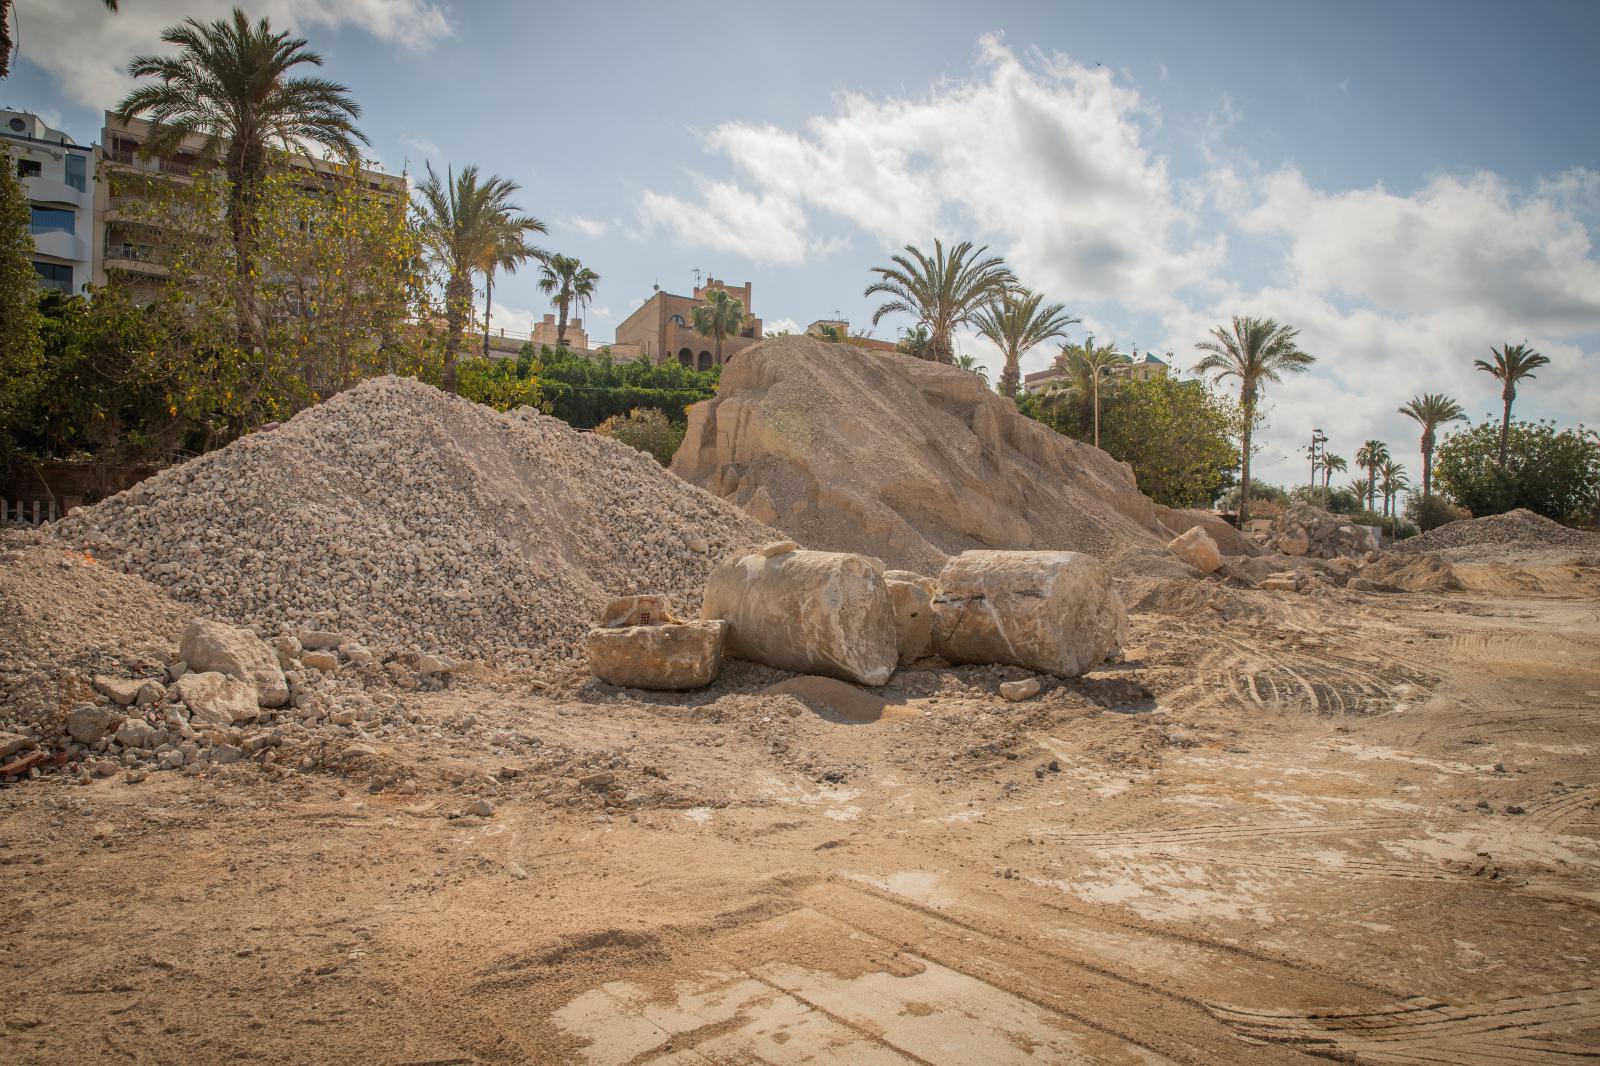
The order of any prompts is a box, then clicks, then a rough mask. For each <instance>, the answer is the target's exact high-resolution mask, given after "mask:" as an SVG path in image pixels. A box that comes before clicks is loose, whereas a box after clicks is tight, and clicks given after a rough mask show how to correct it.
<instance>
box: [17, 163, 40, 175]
mask: <svg viewBox="0 0 1600 1066" xmlns="http://www.w3.org/2000/svg"><path fill="white" fill-rule="evenodd" d="M43 173H44V164H43V163H41V162H39V161H38V160H37V159H19V160H17V177H19V178H37V177H39V176H40V175H41V174H43Z"/></svg>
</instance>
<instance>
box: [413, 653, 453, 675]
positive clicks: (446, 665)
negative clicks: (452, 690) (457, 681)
mask: <svg viewBox="0 0 1600 1066" xmlns="http://www.w3.org/2000/svg"><path fill="white" fill-rule="evenodd" d="M455 670H456V664H455V660H454V659H450V658H447V657H446V656H443V655H419V656H417V673H419V674H422V675H423V676H424V677H435V676H441V675H444V674H453V673H455Z"/></svg>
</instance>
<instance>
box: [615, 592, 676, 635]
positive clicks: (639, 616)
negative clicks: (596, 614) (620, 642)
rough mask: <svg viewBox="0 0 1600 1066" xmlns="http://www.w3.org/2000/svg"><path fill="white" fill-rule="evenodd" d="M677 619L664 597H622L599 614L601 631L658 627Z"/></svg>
mask: <svg viewBox="0 0 1600 1066" xmlns="http://www.w3.org/2000/svg"><path fill="white" fill-rule="evenodd" d="M677 621H679V619H677V618H674V617H673V615H672V604H671V603H670V602H668V600H667V598H666V597H665V596H659V595H654V594H651V595H647V596H623V597H621V598H620V599H615V600H612V601H611V602H610V603H608V604H606V609H605V610H603V611H601V612H600V622H599V626H600V628H601V629H615V628H618V627H621V626H659V625H665V624H667V623H671V622H677Z"/></svg>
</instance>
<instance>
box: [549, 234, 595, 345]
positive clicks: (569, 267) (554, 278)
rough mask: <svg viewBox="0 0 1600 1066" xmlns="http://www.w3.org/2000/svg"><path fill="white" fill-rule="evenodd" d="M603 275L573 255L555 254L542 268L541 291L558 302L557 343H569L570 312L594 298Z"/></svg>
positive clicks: (555, 302)
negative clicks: (568, 322)
mask: <svg viewBox="0 0 1600 1066" xmlns="http://www.w3.org/2000/svg"><path fill="white" fill-rule="evenodd" d="M599 283H600V275H599V274H596V273H595V272H594V271H592V270H590V269H589V268H588V267H586V266H584V265H583V264H582V263H580V262H579V261H578V260H577V259H576V258H575V257H573V256H570V255H552V256H550V257H549V258H548V259H546V260H545V261H544V263H543V264H542V265H541V266H540V268H539V291H540V292H542V293H544V294H545V295H546V296H549V297H550V302H551V303H552V304H554V305H555V309H556V315H557V316H558V317H557V318H556V344H557V345H561V346H565V345H566V343H567V314H568V312H569V311H570V310H571V309H572V305H573V304H577V305H578V307H579V308H580V309H581V308H583V307H584V306H585V305H587V304H588V302H589V301H590V300H591V299H593V298H594V290H595V286H596V285H598V284H599Z"/></svg>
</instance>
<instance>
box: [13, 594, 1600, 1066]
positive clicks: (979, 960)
mask: <svg viewBox="0 0 1600 1066" xmlns="http://www.w3.org/2000/svg"><path fill="white" fill-rule="evenodd" d="M1536 576H1539V577H1540V578H1541V579H1540V580H1538V581H1535V582H1534V583H1533V587H1536V588H1537V589H1538V593H1537V594H1535V593H1531V592H1529V591H1528V589H1529V587H1530V586H1529V584H1528V582H1527V581H1524V580H1520V579H1519V580H1514V581H1507V580H1502V579H1500V578H1498V577H1496V576H1495V575H1494V574H1493V573H1492V572H1491V570H1489V569H1486V570H1484V572H1483V573H1482V574H1479V575H1476V576H1475V578H1474V579H1473V581H1472V582H1470V583H1472V584H1474V589H1473V590H1472V591H1469V592H1467V593H1457V594H1450V595H1442V596H1427V595H1414V594H1406V595H1389V596H1383V595H1362V594H1355V593H1346V592H1339V593H1336V594H1331V593H1330V594H1321V595H1319V596H1318V597H1316V598H1314V599H1312V598H1302V597H1296V596H1293V595H1285V594H1280V593H1268V592H1255V591H1248V592H1239V593H1237V594H1236V596H1237V599H1238V601H1239V602H1240V603H1241V604H1243V606H1244V608H1245V609H1242V610H1238V611H1234V612H1230V613H1232V614H1234V615H1236V617H1234V618H1232V619H1231V620H1229V621H1224V620H1223V619H1222V618H1221V616H1220V613H1219V612H1212V611H1207V610H1206V609H1204V608H1201V609H1198V610H1195V611H1190V612H1188V613H1186V614H1185V613H1179V614H1172V615H1165V614H1141V615H1136V616H1135V619H1134V640H1133V642H1132V644H1131V646H1130V648H1129V649H1128V656H1127V661H1126V662H1124V663H1121V664H1117V665H1116V666H1111V667H1106V668H1105V669H1102V670H1100V671H1097V672H1096V673H1095V674H1093V675H1091V676H1090V677H1089V678H1086V679H1084V680H1082V681H1080V682H1075V683H1071V684H1062V683H1055V682H1052V683H1050V684H1048V685H1047V686H1046V690H1045V692H1044V693H1043V695H1041V696H1040V697H1039V698H1037V699H1035V700H1032V701H1028V702H1026V703H1022V704H1015V705H1012V704H1007V703H1005V702H1004V701H1001V700H1000V699H998V698H997V697H996V696H994V695H992V693H993V692H994V690H995V686H996V685H997V684H998V682H999V680H1001V679H1003V678H1004V677H1009V676H1016V672H1010V673H1008V672H1004V671H942V672H941V671H910V672H903V673H902V674H901V675H899V676H898V677H897V682H896V687H893V688H890V689H887V690H885V691H884V692H883V693H881V694H879V695H872V694H869V693H866V692H864V691H862V690H858V689H853V688H851V687H849V686H845V685H841V684H837V683H833V682H826V681H822V680H820V679H793V680H789V681H787V682H784V681H783V677H782V675H777V674H772V673H770V672H766V671H762V670H759V669H756V668H750V667H736V668H734V669H732V670H730V671H729V673H728V675H726V676H725V678H724V680H723V681H722V682H719V684H718V686H717V687H716V688H715V689H713V690H712V691H711V692H709V693H706V694H703V695H700V696H697V697H694V698H691V699H683V698H672V699H665V698H662V699H656V698H639V694H637V693H635V694H622V693H616V692H614V691H612V690H605V689H601V688H597V687H594V686H589V687H585V688H581V689H574V690H572V691H571V692H569V693H566V694H562V695H559V696H551V695H540V696H536V695H530V694H529V693H528V692H527V690H526V686H519V685H517V684H515V683H513V682H511V681H507V680H504V679H502V680H496V679H494V678H488V679H479V680H477V681H472V680H463V681H458V682H457V684H456V685H455V687H453V688H452V689H450V690H448V691H445V692H442V693H432V694H416V695H414V696H411V697H408V699H409V701H410V703H411V704H412V706H413V707H414V709H415V710H416V711H417V712H418V713H420V714H421V715H424V716H425V717H426V718H427V719H428V720H429V721H430V722H435V723H437V724H438V725H439V734H438V738H439V739H437V740H436V741H434V742H428V741H426V739H425V738H414V739H413V740H410V741H406V742H404V743H401V744H390V745H384V746H382V747H381V750H380V751H379V752H378V753H377V754H376V756H375V757H373V758H371V759H369V760H368V763H369V764H370V765H368V766H367V768H366V769H365V770H363V771H362V772H359V773H352V774H351V775H348V776H345V777H340V776H335V775H331V774H328V773H324V772H317V773H300V772H297V771H292V770H276V769H274V770H263V769H260V768H257V767H254V766H249V765H241V766H238V767H229V768H226V769H227V770H228V771H232V772H218V773H217V774H216V775H214V776H206V777H199V778H191V777H186V776H183V775H180V774H155V775H152V776H151V777H150V778H149V779H148V780H147V781H145V782H143V783H141V784H129V783H126V782H124V781H123V780H122V779H121V778H120V777H118V778H114V779H111V780H107V781H99V782H96V783H95V784H94V785H92V786H90V787H77V786H74V785H72V784H70V783H68V782H67V781H66V780H64V779H52V780H44V781H39V782H33V783H29V784H25V785H23V786H19V787H15V788H11V789H8V790H6V791H4V792H3V793H0V901H3V904H4V912H3V913H4V915H5V929H6V932H5V938H4V939H5V954H4V960H3V963H0V993H3V994H0V1003H3V1007H0V1011H3V1021H4V1026H5V1032H4V1036H5V1041H6V1044H5V1051H6V1058H7V1059H8V1060H9V1061H12V1062H24V1063H43V1062H50V1063H68V1062H72V1063H79V1062H137V1063H157V1062H185V1063H188V1062H224V1061H228V1062H232V1061H256V1062H285V1063H289V1062H294V1063H300V1062H341V1063H343V1062H350V1063H384V1064H393V1066H401V1064H410V1066H421V1064H432V1066H442V1064H446V1063H525V1062H528V1063H556V1062H561V1063H566V1062H574V1063H592V1064H616V1066H621V1064H645V1063H649V1064H667V1063H672V1064H679V1063H683V1064H691V1063H693V1064H703V1063H750V1062H760V1063H774V1064H789V1063H822V1062H829V1063H834V1062H836V1063H850V1064H874V1063H938V1064H947V1063H1014V1062H1029V1063H1042V1062H1050V1063H1074V1062H1108V1063H1157V1062H1181V1063H1257V1062H1263V1063H1265V1062H1289V1061H1295V1060H1308V1059H1310V1058H1312V1057H1323V1058H1334V1059H1339V1060H1343V1061H1352V1062H1370V1063H1481V1064H1489V1063H1496V1064H1499V1063H1511V1062H1530V1063H1544V1062H1549V1063H1558V1062H1559V1063H1570V1062H1577V1061H1592V1060H1593V1059H1594V1058H1595V1057H1596V1056H1600V809H1597V805H1600V600H1596V599H1595V598H1594V594H1593V586H1592V585H1587V586H1586V585H1584V584H1582V583H1581V582H1578V581H1577V580H1576V578H1574V577H1572V575H1566V576H1564V575H1563V574H1561V573H1545V574H1543V575H1536ZM1569 578H1571V579H1570V580H1569ZM1213 615H1215V616H1213ZM775 682H777V683H780V684H779V691H775V692H765V693H760V692H758V691H757V690H759V689H762V688H765V687H767V686H770V685H772V684H774V683H775ZM369 771H370V773H369ZM606 773H609V774H611V775H612V778H613V780H612V782H611V783H610V785H609V791H600V790H599V789H600V788H601V787H603V786H602V785H601V784H600V782H602V781H604V778H603V777H602V778H599V779H596V778H593V777H592V776H591V775H595V774H606ZM371 774H377V775H378V776H379V778H380V779H381V778H384V777H390V778H392V777H394V776H395V775H400V776H413V777H414V778H415V779H416V781H417V782H418V785H419V789H418V791H417V792H416V793H415V794H413V795H399V794H397V793H396V791H395V790H394V789H392V788H391V789H388V790H385V791H382V792H377V793H374V792H370V791H369V789H368V777H369V776H370V775H371ZM584 777H589V778H590V780H591V784H590V785H588V786H584V785H581V784H580V783H579V781H580V779H582V778H584ZM491 778H493V779H494V781H495V783H494V784H493V785H490V784H489V783H488V782H489V781H490V779H491ZM458 781H459V783H456V782H458ZM489 791H493V792H494V793H495V795H494V801H495V802H496V803H497V804H498V810H497V811H496V812H495V814H494V815H493V817H492V818H487V819H485V818H479V817H472V816H462V815H461V812H462V811H463V810H464V809H465V807H466V805H467V804H468V803H469V802H470V801H471V799H472V798H473V797H475V796H477V795H482V794H486V793H487V792H489ZM607 797H610V798H609V799H608V798H607ZM608 803H609V804H611V806H607V804H608Z"/></svg>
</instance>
